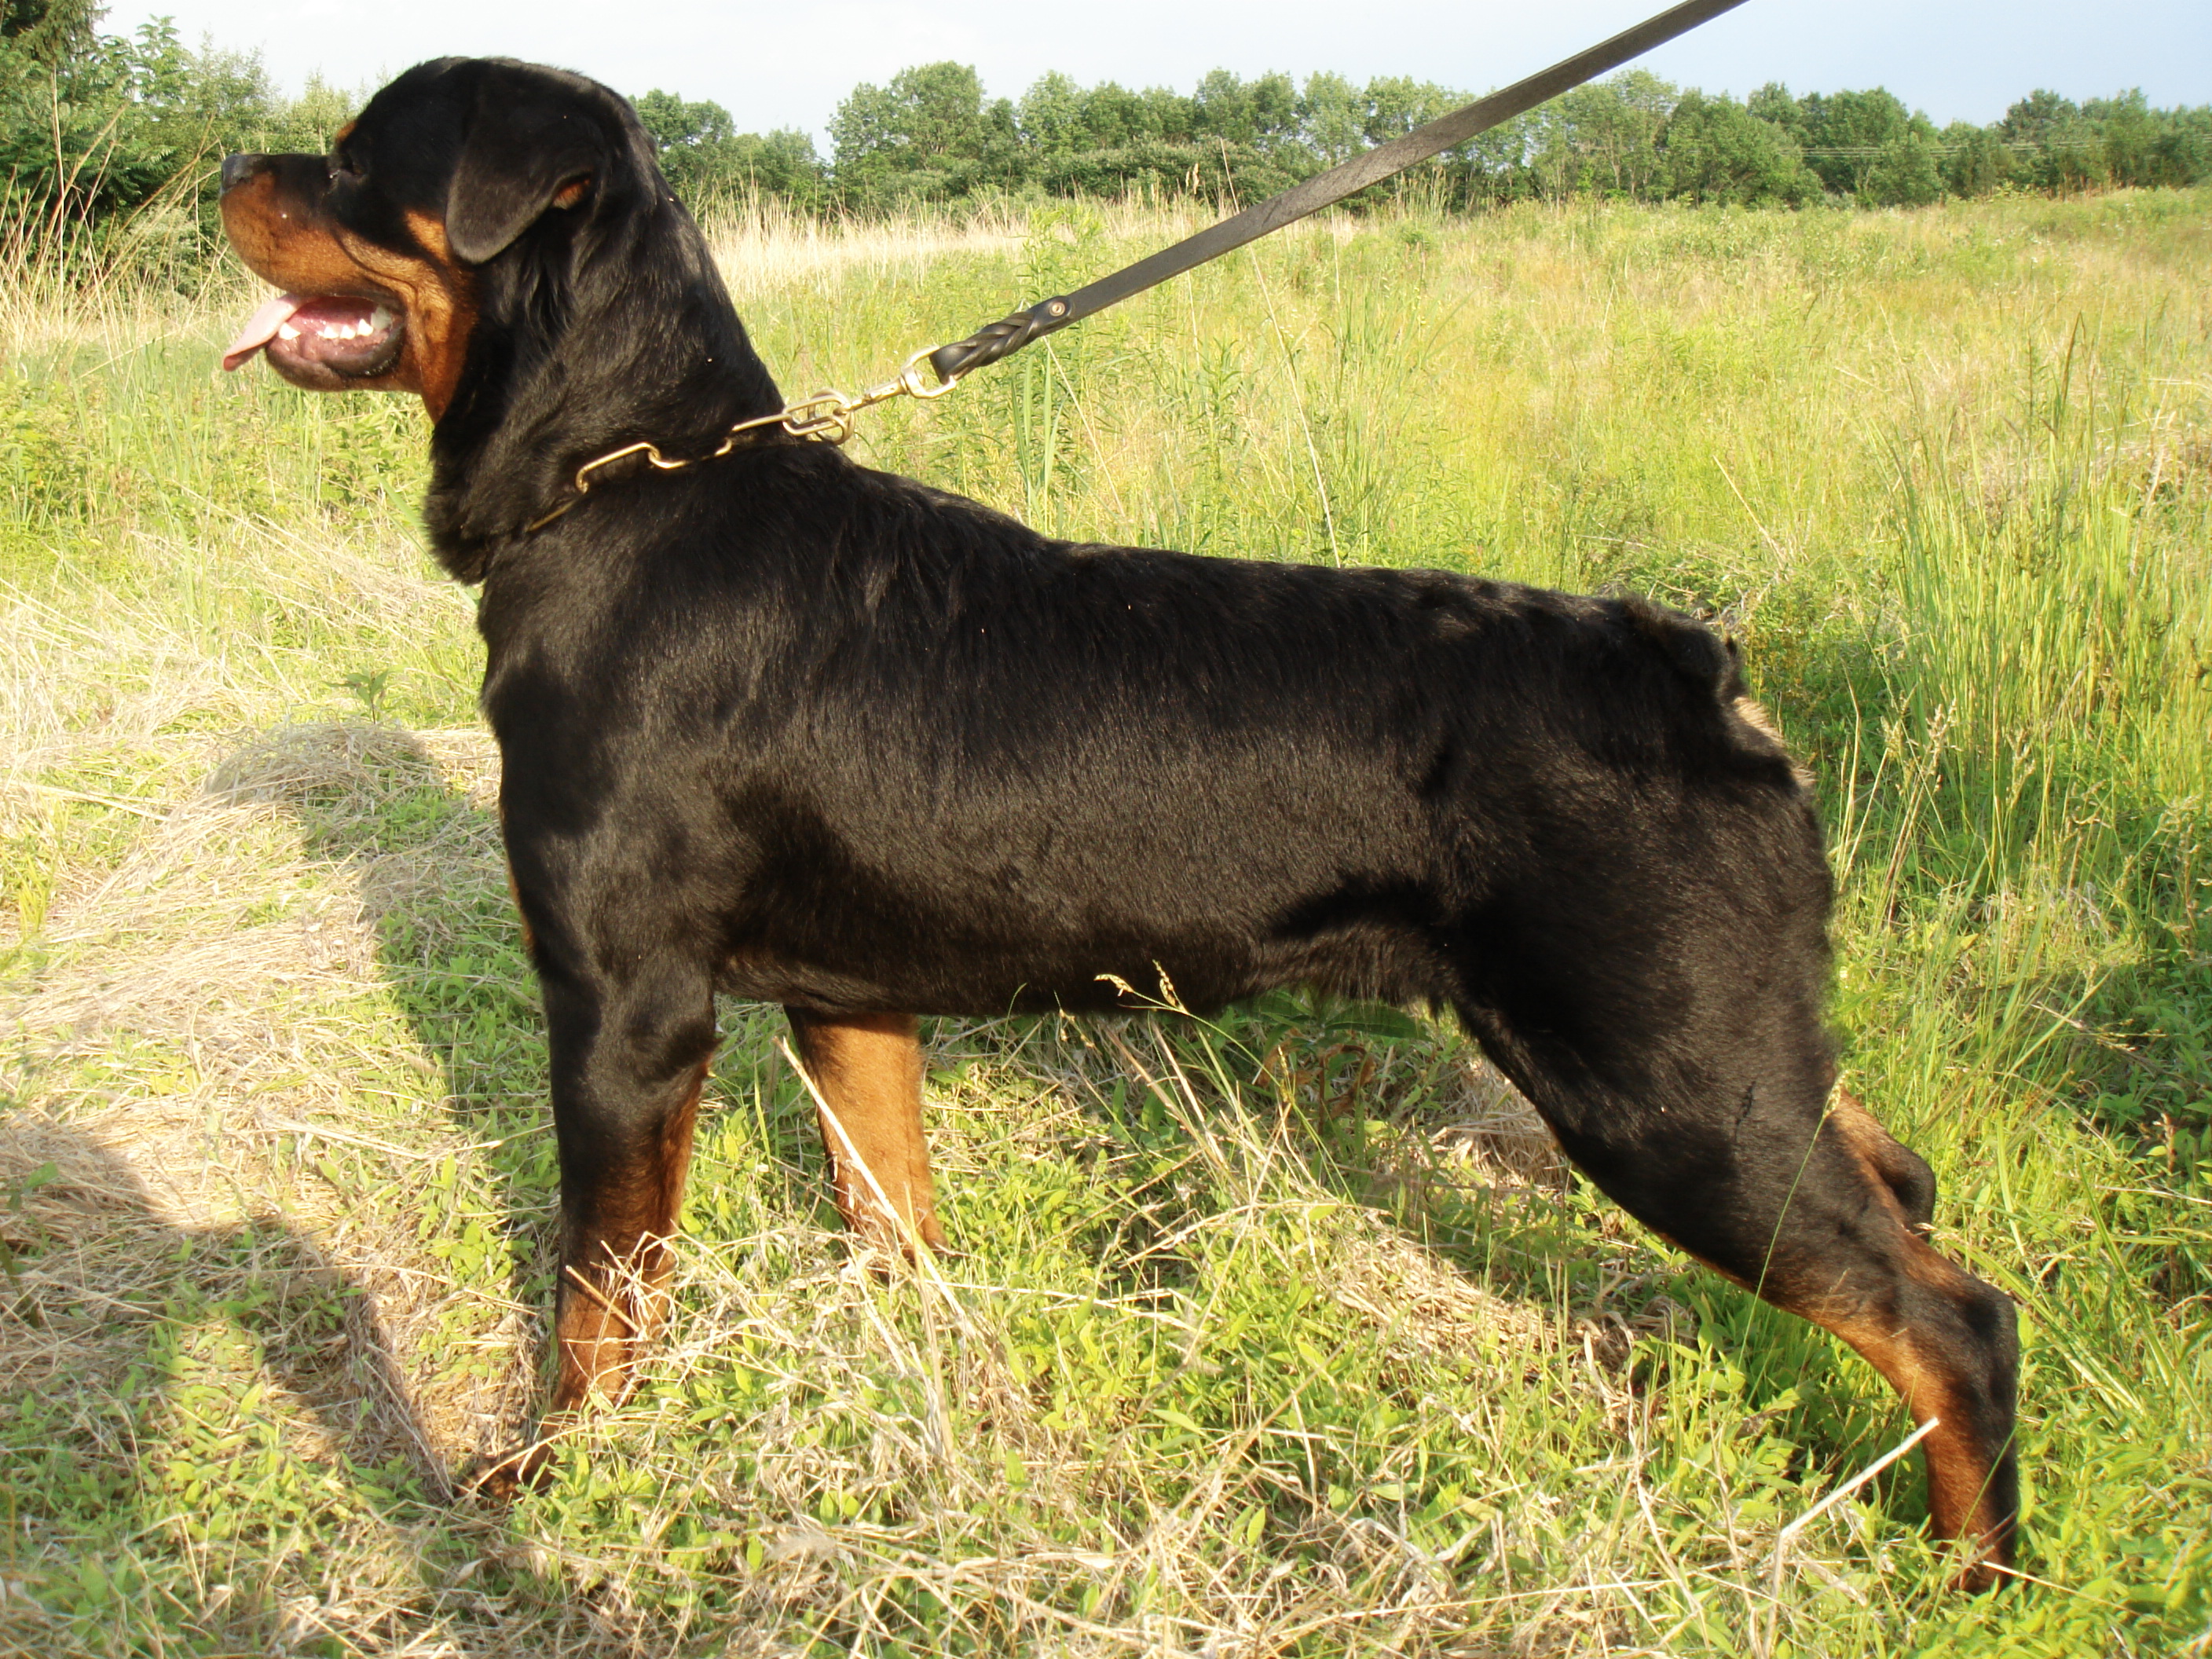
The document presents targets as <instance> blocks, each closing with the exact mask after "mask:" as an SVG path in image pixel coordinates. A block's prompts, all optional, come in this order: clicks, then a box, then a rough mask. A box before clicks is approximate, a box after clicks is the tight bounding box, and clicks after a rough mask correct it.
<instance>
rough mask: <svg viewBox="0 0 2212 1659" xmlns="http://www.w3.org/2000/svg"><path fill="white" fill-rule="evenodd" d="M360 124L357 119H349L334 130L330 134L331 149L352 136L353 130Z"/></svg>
mask: <svg viewBox="0 0 2212 1659" xmlns="http://www.w3.org/2000/svg"><path fill="white" fill-rule="evenodd" d="M359 125H361V123H360V122H358V121H349V122H347V123H346V124H345V125H343V126H342V127H340V128H339V129H338V130H337V131H336V132H334V133H332V134H331V149H337V147H338V146H339V145H340V144H343V143H345V141H346V140H347V139H349V138H350V137H353V130H354V129H355V128H356V127H357V126H359Z"/></svg>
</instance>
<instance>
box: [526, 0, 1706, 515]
mask: <svg viewBox="0 0 2212 1659" xmlns="http://www.w3.org/2000/svg"><path fill="white" fill-rule="evenodd" d="M1742 3H1743V0H1684V3H1683V4H1680V5H1678V6H1674V7H1670V8H1669V9H1667V10H1665V11H1662V12H1661V13H1660V14H1659V15H1657V16H1656V17H1650V18H1646V19H1645V20H1644V21H1643V22H1641V23H1638V25H1637V26H1636V27H1634V28H1632V29H1626V30H1624V31H1623V32H1622V33H1619V34H1616V35H1614V36H1613V38H1612V39H1611V40H1605V41H1601V42H1600V43H1599V44H1598V45H1596V46H1592V47H1590V48H1589V50H1588V51H1586V52H1577V53H1576V54H1575V55H1574V56H1573V57H1572V58H1563V59H1562V60H1561V61H1559V63H1556V64H1553V65H1552V66H1551V68H1549V69H1547V70H1540V71H1539V72H1538V73H1536V74H1534V75H1532V76H1528V78H1527V79H1526V80H1523V81H1516V82H1514V83H1513V84H1512V85H1511V86H1510V87H1508V88H1505V89H1504V91H1503V92H1493V93H1492V94H1490V95H1489V96H1488V97H1487V98H1478V99H1476V100H1475V101H1474V102H1473V103H1472V104H1469V105H1468V106H1466V107H1464V108H1462V109H1456V110H1454V111H1453V112H1451V113H1450V114H1449V115H1445V116H1441V117H1439V118H1437V119H1436V120H1433V121H1431V122H1429V123H1428V124H1427V125H1425V126H1418V127H1415V128H1414V129H1413V131H1411V132H1409V133H1407V134H1406V135H1405V136H1404V137H1399V138H1394V139H1392V140H1391V141H1390V142H1389V143H1387V144H1377V145H1376V147H1375V148H1374V149H1370V150H1367V151H1365V152H1364V153H1363V154H1361V155H1355V156H1353V157H1352V159H1351V160H1350V161H1345V162H1341V163H1340V164H1339V165H1338V166H1336V167H1331V168H1330V169H1329V170H1328V172H1326V173H1316V175H1315V176H1314V177H1312V178H1310V179H1307V180H1306V181H1305V182H1304V184H1302V185H1292V186H1291V188H1290V189H1288V190H1286V191H1284V192H1283V193H1282V194H1281V195H1279V196H1271V197H1268V198H1267V200H1266V201H1264V202H1261V203H1260V204H1258V205H1256V206H1254V207H1249V208H1246V209H1245V210H1243V212H1242V213H1237V214H1232V215H1231V216H1230V217H1228V218H1226V219H1224V220H1223V221H1222V222H1220V223H1219V224H1218V225H1213V226H1211V227H1209V228H1206V229H1205V230H1201V231H1200V232H1199V233H1198V234H1196V235H1195V236H1188V237H1185V238H1184V239H1183V240H1182V241H1180V242H1177V243H1176V244H1175V245H1174V246H1172V247H1166V248H1163V249H1161V250H1160V251H1159V252H1158V253H1153V254H1150V255H1147V256H1146V258H1142V259H1139V260H1138V261H1137V263H1136V264H1133V265H1125V266H1123V267H1122V268H1121V270H1117V271H1115V272H1114V273H1113V274H1112V275H1111V276H1102V277H1100V278H1099V279H1098V280H1097V282H1095V283H1090V284H1088V285H1087V286H1085V287H1083V288H1079V289H1076V290H1075V292H1074V293H1073V294H1067V295H1055V296H1054V297H1053V298H1052V299H1049V300H1043V301H1039V302H1038V303H1037V304H1036V305H1033V306H1030V307H1028V308H1027V309H1026V310H1023V311H1017V312H1015V313H1013V314H1012V316H1010V317H1006V318H1002V319H1000V320H999V321H997V322H995V323H993V324H991V325H989V326H987V327H985V328H981V329H978V330H977V331H975V333H973V334H971V335H969V337H967V338H966V339H964V340H955V341H954V342H952V343H951V344H950V345H941V346H935V347H927V346H926V347H924V348H923V349H921V350H920V351H917V352H915V354H914V356H911V357H908V359H907V360H906V362H904V363H902V364H901V365H900V367H899V372H898V374H896V376H895V377H894V378H892V379H890V380H885V381H884V383H883V384H882V385H880V386H870V387H869V388H868V389H867V390H866V391H865V392H860V393H859V394H858V395H857V396H848V395H847V394H846V393H844V392H838V391H835V390H823V391H821V392H814V393H812V394H811V396H808V397H805V398H800V399H799V401H798V402H796V403H793V404H787V405H785V407H783V408H782V409H780V410H777V411H776V412H775V414H773V415H762V416H756V417H755V418H754V419H752V420H750V421H740V422H738V424H737V425H735V426H733V427H732V428H730V430H729V432H728V434H727V435H726V436H725V437H724V438H723V440H722V442H721V447H720V448H718V449H716V450H715V451H714V453H712V454H709V455H695V456H689V457H683V456H679V457H678V458H676V459H670V458H669V457H667V456H665V455H663V454H662V453H660V450H659V447H657V446H655V445H654V444H653V443H651V442H649V441H640V442H637V443H634V444H626V445H624V446H623V447H622V448H620V449H616V450H610V451H609V452H608V453H605V454H604V455H601V456H599V457H598V458H597V459H593V460H589V461H586V462H585V463H584V464H583V465H581V466H580V467H578V468H577V469H576V476H575V480H574V483H575V490H576V493H575V494H574V495H572V496H570V497H569V498H568V500H567V501H563V502H562V503H561V505H560V506H558V507H555V508H554V509H553V510H552V511H551V512H550V513H547V514H546V515H545V516H544V518H542V519H539V520H537V521H536V522H535V523H532V524H530V525H528V526H525V527H524V530H523V532H522V533H523V534H525V535H529V534H530V533H531V532H533V531H538V530H542V529H544V527H545V526H547V525H549V524H550V523H552V522H553V520H556V519H557V518H559V517H560V516H561V515H562V513H566V512H567V511H568V509H569V508H570V507H574V505H575V504H576V503H577V502H578V501H581V500H582V499H583V498H584V496H585V495H587V494H589V493H590V491H591V488H592V474H593V473H594V472H597V471H599V469H600V468H601V467H605V466H611V465H614V463H616V462H617V461H620V460H624V459H628V458H629V457H630V456H632V455H642V456H644V457H645V459H647V462H648V463H650V464H651V465H653V466H654V467H656V468H658V469H659V471H663V472H675V471H680V470H681V469H683V468H684V467H687V466H696V465H699V464H700V463H701V462H702V461H712V460H718V459H720V458H721V457H723V456H725V455H726V454H728V453H730V452H731V451H732V449H734V448H736V447H738V445H739V444H740V443H744V442H747V441H750V439H751V438H752V437H753V436H754V435H765V434H767V433H768V432H769V431H770V430H771V429H773V430H778V431H781V432H783V433H785V434H787V435H789V436H792V437H794V438H805V439H810V440H813V441H817V442H823V443H833V444H842V443H843V442H844V441H845V440H846V439H848V438H849V437H851V436H852V435H853V416H855V415H856V414H858V413H859V412H860V410H864V409H866V408H868V407H870V406H871V405H872V404H882V403H889V402H890V400H891V399H892V398H942V397H943V396H944V395H945V393H946V392H950V391H951V390H952V388H953V387H954V386H957V385H959V384H960V381H961V380H962V379H963V377H964V376H966V375H967V374H970V373H972V372H973V371H974V370H975V369H979V368H984V367H986V366H987V365H988V364H991V363H995V362H998V361H999V360H1000V358H1001V357H1006V356H1012V354H1013V353H1015V352H1017V351H1019V350H1020V349H1022V348H1023V347H1024V346H1025V345H1028V344H1029V343H1030V342H1031V341H1033V340H1038V339H1042V337H1044V336H1046V335H1048V334H1050V333H1052V332H1054V331H1055V330H1058V329H1062V328H1066V326H1067V325H1069V324H1071V323H1078V322H1081V321H1082V320H1083V319H1085V317H1089V316H1091V315H1093V314H1095V313H1098V312H1101V311H1103V310H1104V309H1105V308H1106V307H1108V306H1110V305H1115V304H1118V303H1119V302H1120V301H1123V300H1126V299H1127V298H1128V297H1129V296H1130V295H1133V294H1141V293H1143V292H1144V291H1145V290H1146V289H1148V288H1155V287H1158V285H1159V284H1160V283H1164V282H1166V281H1167V280H1168V278H1170V276H1181V275H1182V273H1183V272H1184V271H1186V270H1189V269H1191V267H1192V266H1194V265H1201V264H1205V263H1206V261H1207V260H1209V259H1218V258H1220V257H1221V256H1222V255H1223V254H1225V253H1227V252H1231V251H1232V250H1234V249H1237V248H1240V247H1242V246H1244V244H1245V243H1247V242H1252V241H1257V240H1259V239H1260V238H1261V237H1262V236H1265V235H1267V234H1268V233H1269V232H1271V231H1277V230H1280V229H1281V228H1283V227H1284V226H1285V225H1288V224H1294V223H1296V222H1297V221H1298V220H1300V219H1303V218H1305V217H1306V216H1308V215H1310V214H1314V213H1318V212H1320V211H1321V210H1322V209H1323V208H1325V207H1329V206H1332V205H1333V204H1335V203H1338V202H1340V201H1342V200H1343V199H1344V198H1345V197H1347V196H1350V195H1352V194H1353V193H1354V192H1355V191H1362V190H1364V189H1366V188H1367V187H1368V186H1369V185H1376V184H1380V183H1382V181H1383V180H1384V179H1389V178H1394V177H1395V176H1396V175H1397V174H1399V173H1403V172H1404V171H1405V170H1406V169H1407V167H1413V165H1415V164H1416V163H1417V162H1421V161H1427V160H1428V159H1429V157H1431V155H1439V154H1441V153H1442V152H1443V151H1445V150H1447V149H1450V148H1451V147H1452V146H1453V145H1455V144H1463V143H1466V142H1467V141H1468V139H1470V138H1472V137H1474V136H1475V135H1476V134H1477V133H1480V132H1486V131H1489V130H1490V129H1491V128H1492V127H1494V126H1496V125H1498V124H1499V123H1500V122H1502V121H1510V120H1511V119H1512V118H1514V117H1515V116H1516V115H1519V114H1521V113H1522V112H1524V111H1527V110H1532V109H1534V108H1535V107H1536V106H1537V105H1539V104H1541V103H1543V102H1545V101H1546V100H1549V99H1553V98H1556V97H1558V96H1559V94H1561V93H1563V92H1565V91H1567V90H1569V89H1570V88H1574V87H1578V86H1580V85H1581V84H1582V83H1583V82H1585V81H1589V80H1594V79H1595V78H1596V77H1597V76H1601V75H1603V74H1605V73H1606V72H1607V70H1614V69H1618V68H1620V65H1621V64H1625V63H1626V62H1628V61H1629V59H1631V58H1640V57H1642V56H1643V55H1644V53H1645V52H1649V51H1650V50H1651V49H1652V48H1653V47H1654V46H1662V45H1664V44H1665V43H1666V42H1667V41H1669V40H1673V39H1674V37H1675V36H1676V35H1678V34H1686V33H1688V32H1689V31H1690V30H1692V29H1693V28H1696V27H1698V26H1699V24H1700V23H1705V22H1709V21H1711V20H1712V19H1714V18H1716V17H1717V16H1719V15H1721V14H1722V13H1723V12H1724V11H1733V10H1735V8H1736V7H1738V6H1740V5H1741V4H1742ZM925 362H926V363H927V364H928V365H929V368H930V372H931V373H932V374H934V375H935V376H936V379H935V380H926V379H925V378H924V376H923V372H922V365H923V364H924V363H925Z"/></svg>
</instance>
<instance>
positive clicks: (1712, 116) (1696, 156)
mask: <svg viewBox="0 0 2212 1659" xmlns="http://www.w3.org/2000/svg"><path fill="white" fill-rule="evenodd" d="M1660 146H1661V149H1662V152H1663V159H1664V166H1665V179H1666V189H1667V193H1668V195H1669V196H1674V197H1682V198H1685V199H1686V200H1689V201H1692V202H1715V203H1726V204H1734V205H1737V206H1742V207H1753V206H1757V205H1759V204H1763V203H1773V202H1779V203H1786V204H1790V205H1791V206H1795V205H1796V204H1799V203H1801V202H1803V201H1805V200H1807V199H1808V198H1809V197H1813V196H1814V195H1816V194H1817V193H1818V191H1819V188H1820V185H1819V181H1818V180H1817V179H1814V177H1813V175H1812V174H1811V173H1808V171H1807V169H1806V167H1805V159H1804V155H1803V153H1802V151H1801V150H1800V149H1798V147H1797V142H1796V139H1794V138H1792V137H1790V135H1789V134H1788V133H1787V132H1785V131H1783V129H1782V128H1780V127H1778V126H1777V125H1775V124H1774V123H1773V122H1771V121H1766V120H1762V119H1760V118H1759V117H1758V116H1756V115H1753V113H1752V112H1750V111H1749V110H1747V109H1746V108H1745V107H1744V106H1742V105H1741V104H1739V103H1737V102H1736V101H1735V100H1733V99H1731V98H1727V97H1714V96H1711V95H1710V94H1705V93H1702V92H1698V91H1695V90H1692V91H1690V92H1686V93H1684V94H1682V97H1681V100H1680V102H1679V103H1677V104H1676V105H1675V106H1674V113H1673V114H1672V115H1671V116H1669V117H1668V121H1667V125H1666V128H1665V130H1664V131H1663V132H1662V134H1661V136H1660Z"/></svg>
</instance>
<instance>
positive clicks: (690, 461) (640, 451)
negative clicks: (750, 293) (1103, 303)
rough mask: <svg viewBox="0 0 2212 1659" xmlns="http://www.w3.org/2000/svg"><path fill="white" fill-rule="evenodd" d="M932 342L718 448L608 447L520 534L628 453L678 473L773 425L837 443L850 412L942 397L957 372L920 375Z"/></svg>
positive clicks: (759, 422) (756, 422)
mask: <svg viewBox="0 0 2212 1659" xmlns="http://www.w3.org/2000/svg"><path fill="white" fill-rule="evenodd" d="M934 349H935V348H934V347H932V346H924V347H923V348H922V349H921V350H920V351H917V352H915V354H914V356H911V357H909V358H908V359H907V360H906V362H904V363H902V364H901V365H900V367H899V372H898V374H896V375H895V376H894V377H893V378H892V379H890V380H885V381H884V383H883V384H882V385H880V386H870V387H869V388H868V389H867V390H866V391H865V392H858V393H852V394H848V393H846V392H839V391H836V390H835V389H833V388H827V387H825V388H824V389H823V390H822V391H820V392H813V393H811V395H809V396H807V397H805V398H800V399H799V401H798V402H796V403H791V404H785V405H784V406H783V407H782V408H781V409H780V410H776V412H775V414H773V415H757V416H754V417H753V418H752V419H751V420H750V421H739V422H738V423H737V424H736V425H735V426H733V427H732V428H730V429H729V431H727V432H726V433H725V434H724V435H723V436H722V441H721V444H720V447H718V448H716V449H715V450H714V452H713V453H710V454H706V455H678V456H676V457H675V458H673V459H671V458H670V457H668V456H666V455H664V454H662V453H660V447H659V445H658V444H655V443H654V442H653V441H652V440H651V439H647V438H641V439H640V440H639V441H637V442H635V443H634V444H624V445H623V447H621V448H620V449H611V450H609V451H608V452H607V453H605V454H604V455H599V456H595V457H593V458H592V459H590V460H588V461H586V462H585V463H584V464H583V465H581V466H580V467H578V468H577V469H576V476H575V478H574V486H575V490H576V493H575V494H574V495H571V496H569V497H568V500H567V501H563V502H562V503H561V505H560V506H558V507H555V508H554V509H553V510H552V511H551V512H550V513H547V514H546V515H545V516H544V518H542V519H538V520H534V521H533V522H532V523H530V524H526V525H525V526H523V527H522V533H523V534H524V535H526V536H533V535H535V534H537V533H538V532H539V531H541V530H543V529H544V528H545V526H547V525H549V524H551V523H552V522H553V520H556V519H557V518H559V517H560V516H561V515H562V513H566V512H567V511H568V509H569V508H570V507H574V506H575V504H576V503H577V502H578V501H582V500H583V499H584V497H585V496H586V495H589V494H591V491H592V474H593V473H594V472H597V471H599V469H600V468H601V467H603V466H612V465H614V464H615V463H616V462H617V461H621V460H627V459H629V457H631V456H632V455H642V456H644V457H645V459H646V460H647V462H648V463H649V464H650V465H653V467H654V468H656V469H657V470H659V471H662V472H680V471H683V470H684V468H685V467H687V466H697V465H700V464H701V463H702V462H704V461H718V460H720V459H721V458H722V457H723V456H725V455H726V454H728V453H730V452H731V451H732V450H733V449H735V448H736V447H738V445H739V444H740V443H744V442H747V441H750V437H751V435H753V434H756V433H765V432H767V431H768V430H769V428H778V429H780V430H781V431H784V432H787V433H788V434H790V435H792V436H793V437H794V438H805V439H810V440H811V441H815V442H817V443H828V444H842V443H843V442H844V441H845V440H846V439H848V438H849V437H851V436H852V435H853V416H855V415H857V414H859V413H860V410H864V409H867V408H869V407H871V406H872V405H874V404H887V403H889V402H890V400H891V399H892V398H942V397H943V396H944V395H945V393H946V392H950V391H951V390H952V388H953V387H954V386H958V385H959V384H960V376H959V375H957V374H951V375H948V376H946V377H945V379H943V380H939V381H938V382H937V383H936V384H935V385H934V386H933V385H930V384H929V383H928V382H927V381H926V380H924V379H923V378H922V375H923V370H922V365H923V364H924V363H926V362H928V361H929V354H930V353H931V351H933V350H934Z"/></svg>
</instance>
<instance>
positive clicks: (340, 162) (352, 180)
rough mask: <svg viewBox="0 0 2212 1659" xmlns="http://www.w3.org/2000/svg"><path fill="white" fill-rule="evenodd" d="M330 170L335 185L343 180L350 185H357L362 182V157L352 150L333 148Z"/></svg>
mask: <svg viewBox="0 0 2212 1659" xmlns="http://www.w3.org/2000/svg"><path fill="white" fill-rule="evenodd" d="M330 171H331V183H332V184H334V185H335V184H337V183H339V182H341V181H343V182H344V183H346V184H349V185H357V184H359V183H360V182H361V176H362V167H361V161H360V158H359V157H358V156H356V155H354V153H353V152H352V151H351V150H349V149H334V150H332V151H331V159H330Z"/></svg>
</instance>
